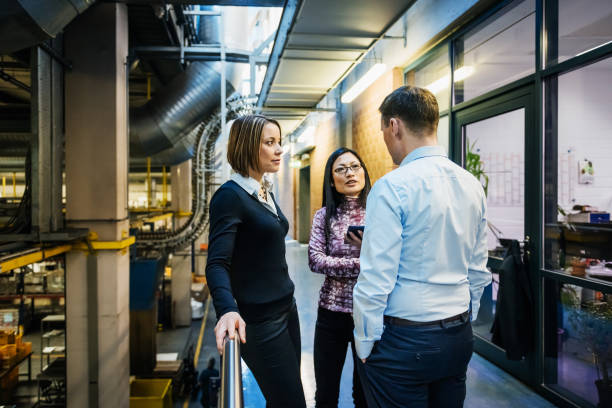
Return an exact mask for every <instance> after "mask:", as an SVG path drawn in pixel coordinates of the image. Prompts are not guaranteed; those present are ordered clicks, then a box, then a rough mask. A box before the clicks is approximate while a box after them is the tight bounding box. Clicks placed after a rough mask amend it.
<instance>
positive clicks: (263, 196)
mask: <svg viewBox="0 0 612 408" xmlns="http://www.w3.org/2000/svg"><path fill="white" fill-rule="evenodd" d="M258 195H259V198H261V199H262V200H263V201H268V192H267V191H266V189H265V188H264V186H261V188H260V189H259V193H258Z"/></svg>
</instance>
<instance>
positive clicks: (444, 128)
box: [438, 115, 450, 154]
mask: <svg viewBox="0 0 612 408" xmlns="http://www.w3.org/2000/svg"><path fill="white" fill-rule="evenodd" d="M448 132H449V129H448V115H445V116H442V117H441V118H440V121H439V122H438V144H439V145H440V146H442V147H444V150H445V151H446V154H448V146H449V144H450V137H449V133H448Z"/></svg>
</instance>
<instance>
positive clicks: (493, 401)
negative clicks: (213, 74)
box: [159, 243, 555, 408]
mask: <svg viewBox="0 0 612 408" xmlns="http://www.w3.org/2000/svg"><path fill="white" fill-rule="evenodd" d="M287 262H288V264H289V273H290V274H291V277H292V279H293V281H294V282H295V286H296V291H295V298H296V301H297V304H298V310H299V315H300V324H301V332H302V382H303V384H304V392H305V395H306V400H307V405H308V407H314V391H315V381H314V368H313V361H312V351H313V338H314V324H315V320H316V310H317V301H318V292H319V288H320V287H321V283H322V282H323V277H322V276H321V275H317V274H314V273H312V272H310V270H309V269H308V262H307V251H306V247H305V246H303V245H299V244H295V243H294V244H289V245H288V248H287ZM215 323H216V318H215V317H214V309H213V307H212V305H211V307H210V310H209V313H208V316H207V317H206V321H205V328H204V334H203V339H202V349H201V353H200V358H199V363H198V370H201V369H203V368H205V366H206V363H207V361H208V359H209V358H210V357H215V358H217V368H218V357H219V356H218V354H217V352H216V348H215V344H214V332H213V329H214V325H215ZM196 327H197V329H198V330H199V329H200V328H201V321H194V325H193V326H192V327H191V328H190V329H189V330H188V331H190V332H191V333H193V332H194V330H195V328H196ZM181 330H184V329H181ZM170 336H173V338H174V339H175V340H172V342H173V343H175V342H176V341H179V338H180V336H179V335H174V334H172V335H168V336H167V335H166V334H163V335H162V336H160V338H159V340H160V344H159V348H160V350H162V349H166V345H165V344H162V343H163V342H164V341H165V340H164V339H165V338H170ZM183 339H185V337H183ZM175 344H176V343H175ZM173 347H174V346H173ZM349 356H350V355H347V359H346V363H345V366H344V371H343V377H342V381H341V386H340V401H339V404H338V406H339V407H340V408H349V407H353V403H352V398H351V384H352V383H351V373H352V369H353V367H352V365H353V364H352V359H351V358H348V357H349ZM243 388H244V402H245V404H244V406H245V408H264V407H265V401H264V399H263V396H262V395H261V392H260V391H259V388H258V387H257V383H256V382H255V380H254V378H253V376H252V374H251V373H250V371H249V370H248V368H247V367H246V366H245V365H244V364H243ZM175 406H176V407H200V406H201V405H200V403H199V398H197V399H194V400H191V401H187V402H181V403H177V404H176V405H175ZM465 406H466V407H472V408H480V407H483V408H484V407H487V408H488V407H491V406H494V407H502V408H503V407H508V408H512V407H517V406H521V407H523V406H528V407H530V408H548V407H554V406H555V405H553V404H551V403H550V402H548V401H547V400H545V399H544V398H542V397H541V396H539V395H538V394H536V393H535V392H533V391H532V390H531V389H530V388H528V387H527V386H526V385H524V384H523V383H521V382H520V381H518V380H516V379H515V378H514V377H512V376H511V375H509V374H507V373H506V372H504V371H503V370H501V369H500V368H498V367H497V366H495V365H493V364H491V363H490V362H489V361H487V360H485V359H484V358H482V357H480V356H479V355H477V354H474V356H473V357H472V361H471V362H470V365H469V368H468V380H467V398H466V401H465Z"/></svg>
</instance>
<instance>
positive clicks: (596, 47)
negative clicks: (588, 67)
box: [576, 41, 612, 57]
mask: <svg viewBox="0 0 612 408" xmlns="http://www.w3.org/2000/svg"><path fill="white" fill-rule="evenodd" d="M610 43H612V41H608V42H605V43H603V44H600V45H597V46H595V47H593V48H589V49H588V50H586V51H582V52H581V53H580V54H576V56H577V57H579V56H581V55H582V54H586V53H587V52H591V51H593V50H596V49H598V48H601V47H603V46H604V45H608V44H610Z"/></svg>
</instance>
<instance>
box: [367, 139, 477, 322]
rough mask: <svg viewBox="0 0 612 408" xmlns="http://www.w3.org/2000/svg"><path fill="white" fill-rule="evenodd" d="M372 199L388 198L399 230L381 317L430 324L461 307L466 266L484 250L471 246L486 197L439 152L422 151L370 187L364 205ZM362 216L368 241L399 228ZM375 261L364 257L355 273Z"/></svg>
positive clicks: (472, 264) (466, 284)
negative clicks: (390, 288)
mask: <svg viewBox="0 0 612 408" xmlns="http://www.w3.org/2000/svg"><path fill="white" fill-rule="evenodd" d="M379 194H380V195H382V196H388V200H387V202H389V203H392V204H391V205H392V206H394V207H395V210H396V212H397V214H398V215H399V217H400V222H401V232H400V231H399V230H397V231H396V232H395V233H398V234H401V236H400V239H401V248H400V251H401V252H400V254H399V270H398V274H397V280H396V283H395V287H394V288H393V291H392V292H391V294H390V296H389V299H388V303H387V310H386V312H385V314H389V315H392V316H396V317H401V318H404V319H409V320H415V321H432V320H438V319H443V318H446V317H449V316H454V315H456V314H459V313H462V312H464V311H465V310H467V309H468V307H469V301H470V296H469V281H468V269H470V267H471V268H472V269H474V268H476V269H481V268H482V261H483V257H484V258H486V253H483V249H484V250H486V248H482V246H479V244H480V243H481V242H482V240H481V237H480V236H479V234H482V233H486V231H482V230H483V229H485V230H486V221H485V212H486V199H485V195H484V191H483V188H482V186H481V185H480V183H479V182H478V180H476V179H475V178H474V176H472V175H471V174H470V173H468V172H467V171H465V170H464V169H463V168H461V167H459V166H457V165H456V164H455V163H453V162H452V161H451V160H449V159H448V158H447V157H445V155H444V152H443V150H442V148H441V147H438V146H436V147H424V148H420V149H417V150H415V151H414V152H413V153H412V154H410V155H409V156H408V157H406V159H405V160H404V162H402V165H401V166H400V167H399V168H397V169H395V170H394V171H392V172H390V173H389V174H387V175H386V176H384V177H383V178H382V179H380V180H379V181H378V182H377V183H376V185H375V187H374V189H373V191H372V195H371V197H372V202H374V203H375V202H379V201H380V200H375V198H376V196H378V195H379ZM374 205H376V204H374ZM368 215H370V219H366V225H367V228H366V229H367V230H368V233H369V234H371V235H370V237H369V239H371V240H373V241H374V242H376V241H377V240H381V239H384V237H389V234H390V231H389V229H390V228H393V227H395V228H400V225H399V224H396V225H395V226H394V225H393V224H390V223H388V222H385V220H384V219H380V220H379V217H380V215H381V214H380V213H378V212H377V211H376V209H375V208H374V209H372V211H369V214H368ZM379 235H384V237H382V236H379ZM367 248H368V247H366V248H364V249H365V250H366V251H367ZM478 251H479V252H478ZM381 261H382V262H384V260H381V259H372V258H370V257H368V253H366V254H365V256H362V261H361V262H362V264H361V267H362V270H366V269H367V268H368V267H370V266H371V265H370V264H371V263H374V262H375V263H377V264H378V268H380V262H381ZM485 262H486V259H485ZM392 265H393V264H391V263H390V264H389V267H390V268H391V267H394V266H392ZM487 275H488V274H487Z"/></svg>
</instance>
